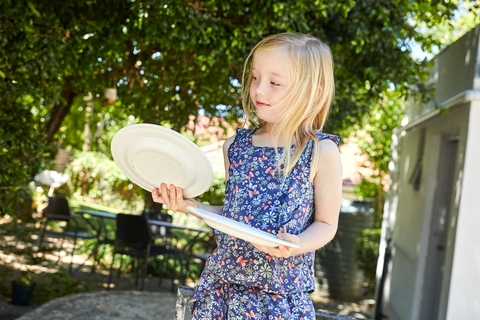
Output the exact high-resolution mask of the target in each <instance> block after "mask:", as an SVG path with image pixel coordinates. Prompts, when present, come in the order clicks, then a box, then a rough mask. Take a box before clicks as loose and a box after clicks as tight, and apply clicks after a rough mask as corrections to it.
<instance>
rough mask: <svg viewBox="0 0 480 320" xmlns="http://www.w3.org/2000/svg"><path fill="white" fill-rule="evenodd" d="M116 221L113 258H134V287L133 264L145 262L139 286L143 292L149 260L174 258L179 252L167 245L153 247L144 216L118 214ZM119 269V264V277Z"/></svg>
mask: <svg viewBox="0 0 480 320" xmlns="http://www.w3.org/2000/svg"><path fill="white" fill-rule="evenodd" d="M116 221H117V230H116V233H115V245H114V251H113V258H115V255H117V254H123V255H128V256H130V257H132V258H134V262H136V263H134V264H133V265H134V267H133V271H134V272H135V285H137V284H138V270H137V267H135V264H136V265H138V260H139V259H143V260H144V261H145V265H144V268H143V274H142V281H141V285H140V290H142V291H143V289H144V284H145V278H146V277H147V271H148V260H149V258H150V257H158V256H169V255H174V256H176V255H178V254H179V252H178V250H176V249H175V248H172V247H170V246H167V245H155V236H154V235H153V234H152V229H151V228H150V227H151V226H150V225H149V224H148V221H147V219H146V218H145V216H142V215H139V216H137V215H128V214H118V215H117V219H116ZM113 258H112V264H111V266H110V273H109V275H108V288H110V283H111V280H112V273H113V261H114V259H113ZM174 261H177V259H174ZM121 267H122V266H121V264H120V267H119V270H118V272H119V274H118V275H120V269H121ZM174 288H175V268H174V271H173V275H172V291H173V290H174Z"/></svg>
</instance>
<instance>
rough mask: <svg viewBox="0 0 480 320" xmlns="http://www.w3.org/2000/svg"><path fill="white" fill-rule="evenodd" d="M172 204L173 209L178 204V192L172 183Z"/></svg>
mask: <svg viewBox="0 0 480 320" xmlns="http://www.w3.org/2000/svg"><path fill="white" fill-rule="evenodd" d="M170 204H171V205H172V209H174V208H175V206H176V205H177V192H176V189H175V186H174V185H173V184H171V185H170Z"/></svg>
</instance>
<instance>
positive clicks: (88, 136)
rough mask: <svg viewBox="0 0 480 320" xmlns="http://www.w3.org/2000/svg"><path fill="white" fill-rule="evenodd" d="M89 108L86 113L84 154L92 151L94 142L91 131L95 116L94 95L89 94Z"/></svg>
mask: <svg viewBox="0 0 480 320" xmlns="http://www.w3.org/2000/svg"><path fill="white" fill-rule="evenodd" d="M87 98H88V100H87V107H86V108H85V109H86V113H85V127H84V131H83V132H84V133H83V138H84V140H83V148H82V151H83V152H88V151H90V143H91V142H92V130H90V119H91V118H92V114H93V96H92V93H91V92H89V93H88V95H87Z"/></svg>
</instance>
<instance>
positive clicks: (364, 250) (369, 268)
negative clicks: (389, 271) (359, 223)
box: [354, 229, 381, 290]
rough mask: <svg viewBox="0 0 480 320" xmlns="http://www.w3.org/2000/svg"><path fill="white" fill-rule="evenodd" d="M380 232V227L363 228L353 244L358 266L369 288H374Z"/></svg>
mask: <svg viewBox="0 0 480 320" xmlns="http://www.w3.org/2000/svg"><path fill="white" fill-rule="evenodd" d="M380 234H381V229H365V230H363V231H362V232H361V233H360V235H359V237H358V238H357V240H356V243H355V246H354V251H355V259H356V260H357V265H358V268H359V269H360V270H362V271H363V273H364V275H365V280H366V283H367V286H368V288H369V289H370V290H373V289H374V288H375V276H376V270H377V260H378V252H379V247H380Z"/></svg>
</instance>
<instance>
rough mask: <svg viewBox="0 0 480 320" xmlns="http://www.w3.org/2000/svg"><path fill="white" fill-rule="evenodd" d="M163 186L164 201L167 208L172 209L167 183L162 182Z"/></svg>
mask: <svg viewBox="0 0 480 320" xmlns="http://www.w3.org/2000/svg"><path fill="white" fill-rule="evenodd" d="M161 188H162V199H163V203H165V205H166V206H167V208H168V209H170V198H169V197H168V192H167V185H166V184H165V183H162V186H161Z"/></svg>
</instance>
